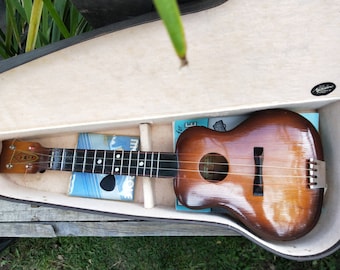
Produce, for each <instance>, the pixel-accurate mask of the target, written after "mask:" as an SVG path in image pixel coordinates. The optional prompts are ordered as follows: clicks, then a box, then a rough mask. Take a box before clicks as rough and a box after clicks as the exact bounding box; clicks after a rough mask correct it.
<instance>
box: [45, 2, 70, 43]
mask: <svg viewBox="0 0 340 270" xmlns="http://www.w3.org/2000/svg"><path fill="white" fill-rule="evenodd" d="M43 1H44V4H45V5H46V7H47V9H48V12H49V13H50V14H51V17H52V18H53V20H54V22H55V24H56V25H57V27H58V29H59V31H60V33H61V34H62V35H63V36H64V38H69V37H71V34H70V32H69V31H68V30H67V27H66V26H65V24H64V22H63V20H62V17H63V15H64V12H65V4H66V2H62V1H58V2H56V3H55V5H56V7H55V6H54V5H53V4H52V2H51V0H43ZM57 9H58V10H59V11H60V12H61V15H59V14H58V12H57ZM56 35H57V33H54V36H56ZM52 39H53V41H55V40H58V39H57V37H54V38H52ZM54 39H55V40H54Z"/></svg>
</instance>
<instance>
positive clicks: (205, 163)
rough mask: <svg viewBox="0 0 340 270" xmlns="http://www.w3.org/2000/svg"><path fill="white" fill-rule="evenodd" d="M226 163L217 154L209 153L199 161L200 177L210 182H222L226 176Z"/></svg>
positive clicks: (222, 157) (223, 158) (224, 159)
mask: <svg viewBox="0 0 340 270" xmlns="http://www.w3.org/2000/svg"><path fill="white" fill-rule="evenodd" d="M228 167H229V166H228V161H227V160H226V158H225V157H224V156H222V155H220V154H217V153H209V154H207V155H205V156H203V158H202V159H201V161H200V164H199V170H200V173H201V176H202V177H203V178H204V179H205V180H207V181H212V182H215V181H216V182H218V181H222V180H223V179H225V178H226V176H227V175H228Z"/></svg>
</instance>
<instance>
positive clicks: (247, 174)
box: [17, 162, 308, 185]
mask: <svg viewBox="0 0 340 270" xmlns="http://www.w3.org/2000/svg"><path fill="white" fill-rule="evenodd" d="M36 163H37V164H43V165H46V164H49V162H36ZM17 164H21V165H23V164H27V163H17ZM57 164H61V162H58V163H57ZM78 165H81V166H84V164H78ZM85 166H93V164H92V163H91V164H89V163H85ZM105 167H108V168H112V165H107V164H106V165H105ZM119 167H120V168H122V169H125V170H126V171H127V170H128V168H129V166H120V164H119ZM248 167H254V166H251V165H249V166H248ZM143 169H144V168H143ZM286 169H294V170H304V171H305V172H306V171H307V169H305V168H299V169H298V168H286ZM130 170H131V167H130ZM145 170H149V173H145V174H139V173H138V172H137V171H136V173H130V174H131V175H136V176H150V177H155V176H156V173H153V171H154V170H156V168H154V167H145ZM151 170H152V172H151ZM162 170H163V171H175V172H181V173H183V172H184V173H185V172H186V173H197V172H200V173H202V171H200V170H190V169H171V168H170V169H162ZM102 171H103V172H106V171H105V168H104V169H102ZM84 172H85V173H91V172H87V171H84ZM206 173H208V174H215V175H219V174H220V175H225V176H226V177H227V176H228V175H230V176H243V177H256V176H262V177H264V178H280V179H281V178H285V179H286V180H287V179H288V178H289V179H293V178H294V179H307V177H308V176H307V175H306V174H304V175H301V174H300V175H292V174H286V175H284V174H261V175H259V174H255V173H241V172H240V173H237V172H221V171H208V172H206ZM104 174H111V173H104ZM112 174H114V175H125V174H124V173H121V172H113V173H112ZM193 180H194V179H193ZM243 180H246V179H243ZM208 181H209V180H208ZM212 181H213V182H214V180H212ZM215 181H216V182H217V180H215ZM254 185H256V184H254ZM259 185H261V184H259ZM266 185H268V183H267V184H266ZM269 185H286V183H283V184H281V182H280V183H270V184H269Z"/></svg>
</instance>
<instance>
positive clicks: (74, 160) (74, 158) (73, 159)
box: [72, 149, 77, 172]
mask: <svg viewBox="0 0 340 270" xmlns="http://www.w3.org/2000/svg"><path fill="white" fill-rule="evenodd" d="M76 151H77V150H76V149H74V150H73V157H72V172H74V168H75V163H76Z"/></svg>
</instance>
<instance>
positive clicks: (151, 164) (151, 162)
mask: <svg viewBox="0 0 340 270" xmlns="http://www.w3.org/2000/svg"><path fill="white" fill-rule="evenodd" d="M153 156H154V153H153V152H152V153H151V158H150V177H152V169H153Z"/></svg>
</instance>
